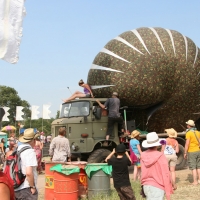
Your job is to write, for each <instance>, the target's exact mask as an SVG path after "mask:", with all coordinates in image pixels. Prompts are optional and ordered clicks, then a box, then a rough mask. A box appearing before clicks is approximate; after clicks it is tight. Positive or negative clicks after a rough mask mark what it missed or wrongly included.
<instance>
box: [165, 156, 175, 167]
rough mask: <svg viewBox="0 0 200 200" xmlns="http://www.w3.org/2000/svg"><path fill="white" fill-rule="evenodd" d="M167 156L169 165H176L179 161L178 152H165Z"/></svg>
mask: <svg viewBox="0 0 200 200" xmlns="http://www.w3.org/2000/svg"><path fill="white" fill-rule="evenodd" d="M165 157H166V158H167V160H168V165H169V166H170V167H175V166H176V163H177V155H176V154H172V155H166V154H165Z"/></svg>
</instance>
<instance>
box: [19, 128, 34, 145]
mask: <svg viewBox="0 0 200 200" xmlns="http://www.w3.org/2000/svg"><path fill="white" fill-rule="evenodd" d="M34 137H35V133H34V129H33V128H28V129H26V130H25V131H24V134H23V135H20V136H19V141H20V142H23V143H27V142H30V141H31V140H33V139H34Z"/></svg>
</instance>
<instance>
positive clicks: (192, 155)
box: [188, 151, 200, 170]
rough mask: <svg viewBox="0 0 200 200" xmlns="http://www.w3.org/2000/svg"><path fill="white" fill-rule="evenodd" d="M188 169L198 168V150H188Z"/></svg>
mask: <svg viewBox="0 0 200 200" xmlns="http://www.w3.org/2000/svg"><path fill="white" fill-rule="evenodd" d="M188 165H189V169H190V170H193V169H200V151H195V152H188Z"/></svg>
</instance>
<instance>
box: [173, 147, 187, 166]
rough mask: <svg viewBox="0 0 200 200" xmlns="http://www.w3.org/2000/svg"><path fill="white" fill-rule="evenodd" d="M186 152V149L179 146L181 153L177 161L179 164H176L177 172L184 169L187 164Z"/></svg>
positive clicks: (178, 154)
mask: <svg viewBox="0 0 200 200" xmlns="http://www.w3.org/2000/svg"><path fill="white" fill-rule="evenodd" d="M184 152H185V148H184V147H183V146H182V145H180V144H179V152H178V153H177V156H178V159H177V164H176V170H180V169H183V168H184V167H185V164H186V161H187V160H186V159H184Z"/></svg>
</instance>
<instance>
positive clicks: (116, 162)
mask: <svg viewBox="0 0 200 200" xmlns="http://www.w3.org/2000/svg"><path fill="white" fill-rule="evenodd" d="M114 154H115V149H113V151H112V153H110V155H108V157H107V158H106V160H105V161H106V162H107V163H108V164H109V165H112V168H113V174H112V175H113V181H114V187H115V189H116V190H117V193H118V195H119V197H120V200H124V199H129V200H136V198H135V195H134V192H133V189H132V187H131V183H130V179H129V171H128V166H131V158H130V156H129V154H128V152H127V151H126V147H125V146H124V144H119V145H118V146H117V147H116V157H115V156H113V155H114Z"/></svg>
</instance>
